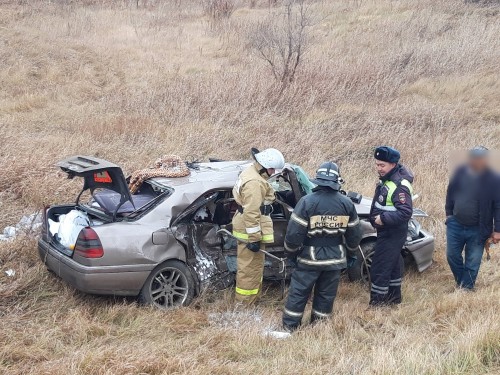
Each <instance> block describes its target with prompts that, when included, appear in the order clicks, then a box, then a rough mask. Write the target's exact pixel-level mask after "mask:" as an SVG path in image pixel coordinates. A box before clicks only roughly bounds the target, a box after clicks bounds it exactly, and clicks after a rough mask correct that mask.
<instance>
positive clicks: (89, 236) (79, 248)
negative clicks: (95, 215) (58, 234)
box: [75, 227, 104, 258]
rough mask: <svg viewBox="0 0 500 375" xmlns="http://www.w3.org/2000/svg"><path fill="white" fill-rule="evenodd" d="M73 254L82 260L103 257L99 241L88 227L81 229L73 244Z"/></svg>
mask: <svg viewBox="0 0 500 375" xmlns="http://www.w3.org/2000/svg"><path fill="white" fill-rule="evenodd" d="M75 254H78V255H79V256H81V257H84V258H101V257H102V256H103V255H104V249H103V248H102V244H101V240H100V239H99V236H98V235H97V233H96V232H95V231H94V230H93V229H92V228H90V227H87V228H83V229H82V230H81V231H80V234H79V235H78V239H77V240H76V244H75Z"/></svg>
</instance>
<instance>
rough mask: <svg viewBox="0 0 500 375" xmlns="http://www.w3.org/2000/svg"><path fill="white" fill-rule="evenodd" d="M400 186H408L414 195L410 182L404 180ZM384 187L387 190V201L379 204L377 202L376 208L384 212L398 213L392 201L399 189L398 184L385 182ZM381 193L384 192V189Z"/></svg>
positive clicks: (389, 181)
mask: <svg viewBox="0 0 500 375" xmlns="http://www.w3.org/2000/svg"><path fill="white" fill-rule="evenodd" d="M399 184H400V185H403V186H406V187H407V188H408V190H410V195H413V187H412V186H411V183H410V181H408V180H406V179H402V180H401V181H400V182H399ZM384 186H385V187H386V189H387V195H386V196H385V199H383V201H384V200H385V202H379V201H378V200H377V201H376V202H375V207H377V208H378V209H380V210H383V211H396V207H394V202H393V201H392V196H393V195H394V192H395V191H396V189H397V188H398V184H396V183H395V182H394V181H391V180H387V181H385V182H384V185H383V187H384ZM383 187H382V188H383ZM380 191H381V192H382V189H381V190H380ZM374 199H377V197H374Z"/></svg>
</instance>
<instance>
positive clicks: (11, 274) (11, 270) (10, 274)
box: [5, 268, 16, 277]
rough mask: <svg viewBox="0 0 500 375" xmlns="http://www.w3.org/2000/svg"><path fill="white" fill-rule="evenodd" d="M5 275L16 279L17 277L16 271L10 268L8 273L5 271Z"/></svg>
mask: <svg viewBox="0 0 500 375" xmlns="http://www.w3.org/2000/svg"><path fill="white" fill-rule="evenodd" d="M5 274H6V275H7V276H9V277H14V276H16V271H14V270H13V269H12V268H10V269H8V270H7V271H5Z"/></svg>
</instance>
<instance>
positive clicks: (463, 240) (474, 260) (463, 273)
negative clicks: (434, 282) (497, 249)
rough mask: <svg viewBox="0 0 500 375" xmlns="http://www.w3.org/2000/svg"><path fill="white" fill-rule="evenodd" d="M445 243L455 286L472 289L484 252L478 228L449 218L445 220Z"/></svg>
mask: <svg viewBox="0 0 500 375" xmlns="http://www.w3.org/2000/svg"><path fill="white" fill-rule="evenodd" d="M446 242H447V244H446V257H447V259H448V264H449V265H450V268H451V272H453V276H455V281H456V282H457V285H458V286H459V287H462V288H467V289H472V288H474V284H475V282H476V278H477V274H478V272H479V267H480V266H481V259H482V257H483V251H484V243H483V242H481V236H480V230H479V226H465V225H462V224H460V223H459V222H458V220H457V219H456V218H455V217H453V216H451V217H449V218H448V219H447V220H446ZM464 250H465V251H464ZM464 252H465V261H464V257H463V256H462V253H464Z"/></svg>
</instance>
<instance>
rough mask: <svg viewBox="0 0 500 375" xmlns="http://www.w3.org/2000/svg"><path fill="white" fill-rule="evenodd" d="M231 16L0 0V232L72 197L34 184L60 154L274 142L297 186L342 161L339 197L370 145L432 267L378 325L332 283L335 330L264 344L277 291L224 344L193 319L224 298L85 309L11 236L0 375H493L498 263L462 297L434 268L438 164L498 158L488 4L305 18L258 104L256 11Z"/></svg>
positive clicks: (348, 288) (357, 10)
mask: <svg viewBox="0 0 500 375" xmlns="http://www.w3.org/2000/svg"><path fill="white" fill-rule="evenodd" d="M83 3H84V4H83ZM234 3H235V4H236V8H235V10H234V13H233V14H232V15H231V17H230V18H229V19H228V20H225V22H224V25H223V27H217V28H214V27H212V24H211V21H210V19H208V17H207V16H206V15H205V14H204V9H203V6H202V4H201V2H198V1H194V0H189V1H185V0H182V1H174V0H171V1H154V0H150V1H144V2H143V1H140V2H139V8H137V7H136V2H135V1H130V2H128V1H119V2H118V1H117V2H106V1H85V2H72V1H54V2H48V1H30V2H27V1H0V87H1V90H0V142H1V144H2V148H1V151H0V174H1V175H2V177H3V178H2V180H0V208H1V209H2V213H3V215H2V217H1V218H0V227H4V226H6V225H9V224H12V223H15V222H17V220H18V219H19V217H20V216H21V215H22V214H24V213H30V212H32V211H33V210H36V209H38V208H39V207H41V206H43V205H45V204H50V203H55V202H62V201H69V200H72V199H74V196H75V194H76V191H77V189H78V188H79V184H78V183H77V182H72V181H67V180H65V179H64V176H63V175H62V174H60V173H58V172H57V171H56V170H55V168H53V164H54V163H55V162H56V161H57V160H59V159H61V158H63V157H65V156H68V155H71V154H76V153H83V154H91V155H96V156H101V157H104V158H107V159H110V160H112V161H115V162H117V163H119V164H121V165H123V166H124V168H125V170H126V171H127V172H131V171H133V170H134V169H138V168H142V167H143V166H145V165H148V164H149V163H150V162H151V161H152V160H154V159H155V158H156V157H157V156H158V155H161V154H165V153H178V154H180V155H181V156H183V157H190V158H206V157H208V156H217V157H221V158H243V157H247V155H248V150H249V149H250V147H251V146H258V147H266V146H275V147H278V148H280V149H282V150H284V153H285V156H286V158H287V159H288V160H290V161H293V162H297V163H300V164H302V165H304V166H305V167H306V168H307V169H308V170H309V171H312V170H313V169H314V168H315V166H317V165H318V163H319V162H321V161H322V160H324V159H327V158H333V159H336V160H339V161H341V163H342V168H343V173H344V176H345V178H346V180H347V181H348V187H350V188H351V189H355V190H359V191H361V192H362V193H364V194H368V195H369V194H371V192H372V190H373V184H374V180H375V178H374V174H373V173H372V172H371V170H370V165H371V163H372V160H371V152H372V149H373V147H374V146H375V145H377V144H381V143H390V144H392V145H394V146H396V147H398V148H399V149H400V150H401V151H402V153H403V158H404V160H403V161H404V163H405V164H407V165H409V166H410V167H411V168H412V169H413V170H414V172H415V173H416V175H417V180H416V183H415V186H416V190H417V192H418V193H419V194H420V195H421V199H420V201H419V202H418V205H419V206H420V207H422V208H423V209H425V210H426V211H428V212H429V213H430V214H431V218H430V219H429V220H427V222H426V226H427V227H428V228H430V229H431V230H432V231H433V232H434V233H435V234H436V236H437V239H438V245H439V246H438V254H437V255H436V260H437V262H436V264H435V265H434V266H433V268H432V269H431V270H429V271H427V272H426V273H425V274H422V275H415V274H410V275H409V277H408V278H407V281H406V282H405V287H404V288H405V291H404V292H405V297H406V301H405V303H404V304H403V306H401V307H400V308H398V309H395V310H392V311H391V312H390V313H387V312H386V311H366V303H367V292H366V291H365V290H363V289H362V288H361V287H360V286H357V285H349V284H346V283H344V284H343V285H342V287H341V293H340V296H339V298H338V300H337V302H336V306H335V307H336V316H335V319H334V320H332V321H330V322H328V323H326V324H324V326H322V327H321V328H320V327H318V328H314V329H310V328H306V329H304V330H303V331H302V332H299V333H298V334H297V335H296V336H294V338H292V339H289V340H286V341H274V340H272V339H269V338H265V337H262V335H261V331H262V328H263V326H267V325H273V324H278V322H279V318H280V312H279V309H280V307H281V305H282V301H279V300H278V299H277V297H276V288H272V287H271V288H270V290H269V292H268V294H267V295H266V296H265V298H264V301H263V303H262V304H261V305H260V306H259V308H258V309H259V311H260V312H261V313H262V314H263V320H264V321H263V323H262V324H257V323H252V322H250V323H249V324H245V325H244V326H243V328H242V330H243V334H242V333H241V332H237V331H235V330H232V329H222V328H221V327H219V326H217V325H214V324H212V323H210V320H209V318H208V317H209V314H210V313H211V312H214V311H215V312H222V311H226V310H228V309H231V302H230V298H229V296H228V294H227V293H220V294H217V295H211V296H205V297H204V298H201V299H198V300H197V302H196V303H195V305H194V306H192V307H190V308H186V309H182V310H179V311H172V312H158V311H152V310H149V309H145V308H140V307H137V306H136V305H135V303H134V302H133V301H129V300H126V301H122V300H115V299H113V298H102V297H93V296H85V295H82V294H80V293H77V292H75V291H74V290H73V289H71V288H69V287H67V286H66V285H64V284H63V283H62V282H61V281H59V280H57V279H55V278H54V277H52V276H51V275H49V274H48V273H47V272H46V271H45V270H44V268H43V267H42V266H41V265H40V263H39V261H38V260H37V256H36V244H35V243H34V242H33V241H32V240H29V239H23V238H21V239H18V240H16V241H15V242H14V243H9V244H1V245H0V266H1V269H2V274H1V275H0V317H1V318H0V372H4V373H7V374H21V373H22V374H29V373H32V374H68V373H69V374H80V373H81V374H87V373H89V374H126V373H129V374H138V373H148V374H162V373H164V374H174V373H185V374H195V373H217V374H234V373H249V372H253V373H269V374H278V373H290V374H299V373H310V374H324V373H329V374H336V373H345V374H394V373H398V374H415V373H418V374H497V373H500V359H499V358H500V353H499V351H500V344H499V343H500V324H499V321H498V311H499V307H500V288H499V280H500V270H499V268H498V266H499V264H500V263H499V259H500V255H499V253H498V251H496V252H495V253H494V258H493V260H492V261H491V262H489V263H485V264H484V266H483V268H482V271H481V274H480V279H479V285H478V289H479V290H478V292H477V293H474V294H465V293H463V292H457V291H453V290H452V279H451V274H450V272H449V271H448V268H447V266H446V264H445V262H444V260H443V256H442V251H443V250H442V249H443V234H444V228H443V225H442V218H443V201H444V189H445V187H446V181H447V176H448V165H449V161H450V160H449V158H448V155H450V153H451V152H452V150H455V149H463V148H467V147H470V146H473V145H475V144H485V145H487V146H489V147H490V148H496V149H498V148H499V147H500V126H499V122H500V109H499V108H500V107H499V103H500V83H499V82H500V81H499V73H498V72H499V71H500V63H499V62H500V38H498V35H499V34H500V22H499V20H500V17H499V14H500V13H499V11H500V8H499V7H498V4H495V2H490V5H481V4H480V3H474V2H467V3H465V2H463V1H459V0H443V1H434V0H419V1H413V0H401V1H390V0H356V1H354V0H352V1H351V0H350V1H340V0H338V1H324V2H320V1H318V2H315V3H314V4H313V5H312V6H313V10H314V11H315V12H316V14H317V15H318V16H319V19H321V22H319V23H317V24H316V25H314V27H312V28H311V30H310V33H311V37H312V42H311V44H310V46H309V52H308V55H307V56H306V60H305V61H304V62H303V64H302V65H301V67H300V69H299V72H298V73H297V79H296V81H295V82H294V83H293V84H292V85H291V86H290V87H288V88H287V90H285V92H284V93H283V94H282V95H281V96H277V91H278V86H277V85H276V84H275V83H274V82H273V79H272V76H271V73H270V72H269V71H267V70H266V66H265V64H264V63H263V62H262V61H260V60H259V59H257V58H256V57H255V56H254V55H253V54H252V53H251V52H250V51H249V50H248V43H247V38H246V35H245V32H246V30H248V29H251V24H252V23H254V22H256V21H258V20H259V19H260V18H261V17H262V16H265V15H266V14H267V12H268V4H269V3H274V1H271V2H268V1H247V2H245V1H235V2H234ZM82 4H83V5H82ZM7 268H13V269H15V270H16V272H17V274H16V276H15V277H14V278H8V277H7V276H6V275H5V274H4V273H3V270H5V269H7Z"/></svg>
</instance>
